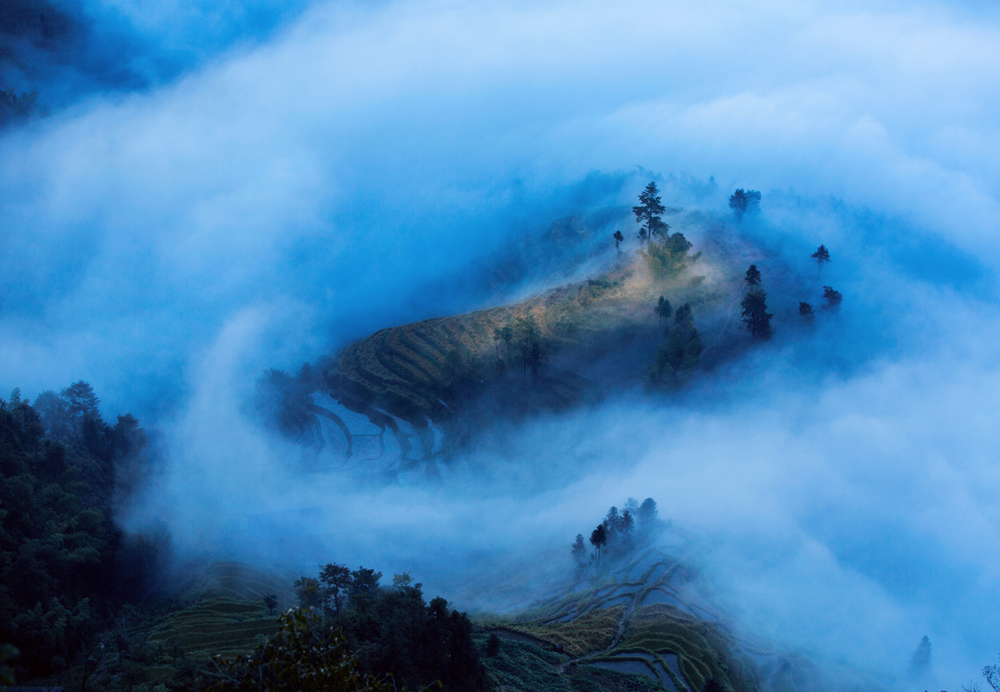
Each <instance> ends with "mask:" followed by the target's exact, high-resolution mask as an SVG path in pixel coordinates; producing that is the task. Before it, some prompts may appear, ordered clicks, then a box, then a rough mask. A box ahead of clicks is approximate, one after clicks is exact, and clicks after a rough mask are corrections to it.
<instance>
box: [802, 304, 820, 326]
mask: <svg viewBox="0 0 1000 692" xmlns="http://www.w3.org/2000/svg"><path fill="white" fill-rule="evenodd" d="M799 316H800V317H801V318H802V319H804V320H805V321H806V322H812V320H813V318H814V317H815V316H816V312H815V311H814V310H813V306H812V305H810V304H809V303H799Z"/></svg>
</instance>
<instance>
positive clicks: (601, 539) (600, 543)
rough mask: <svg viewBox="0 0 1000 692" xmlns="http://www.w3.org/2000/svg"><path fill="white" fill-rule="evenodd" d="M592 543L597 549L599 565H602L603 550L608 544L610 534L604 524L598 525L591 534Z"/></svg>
mask: <svg viewBox="0 0 1000 692" xmlns="http://www.w3.org/2000/svg"><path fill="white" fill-rule="evenodd" d="M590 543H591V545H593V546H594V547H595V548H596V549H597V564H601V548H602V547H604V546H605V545H607V543H608V532H607V529H605V528H604V524H598V525H597V528H596V529H594V530H593V531H592V532H591V534H590Z"/></svg>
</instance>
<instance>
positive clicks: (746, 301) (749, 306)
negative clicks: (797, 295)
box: [740, 245, 844, 340]
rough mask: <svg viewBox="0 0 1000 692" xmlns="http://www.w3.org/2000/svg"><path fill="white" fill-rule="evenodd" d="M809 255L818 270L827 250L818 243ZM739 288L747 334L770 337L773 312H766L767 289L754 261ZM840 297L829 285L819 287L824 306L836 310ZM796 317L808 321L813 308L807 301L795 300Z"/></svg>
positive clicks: (825, 261)
mask: <svg viewBox="0 0 1000 692" xmlns="http://www.w3.org/2000/svg"><path fill="white" fill-rule="evenodd" d="M812 258H813V259H814V260H816V263H817V265H818V266H819V271H820V272H822V270H823V265H824V264H828V263H829V262H830V251H829V250H827V249H826V247H825V246H823V245H820V246H819V248H818V249H817V250H816V252H814V253H813V254H812ZM743 288H744V291H745V293H744V295H743V299H742V300H741V301H740V307H741V309H742V312H741V317H742V318H743V322H744V324H746V326H747V329H748V330H749V332H750V336H752V337H753V338H754V339H762V340H763V339H770V338H771V335H772V334H773V331H772V328H771V318H772V317H774V315H773V314H772V313H770V312H768V311H767V292H766V291H765V290H764V287H763V284H762V277H761V273H760V270H759V269H758V268H757V265H756V264H751V265H750V268H749V269H747V273H746V275H745V277H744V287H743ZM843 299H844V297H843V296H842V295H841V293H840V291H837V290H835V289H833V288H832V287H831V286H823V300H824V301H826V302H825V304H824V305H823V308H824V309H826V310H835V309H837V308H838V307H839V306H840V303H841V301H843ZM799 316H800V317H801V318H802V319H803V320H805V321H806V322H812V320H813V319H814V318H815V316H816V311H815V310H814V309H813V306H812V304H811V303H807V302H804V301H803V302H800V303H799Z"/></svg>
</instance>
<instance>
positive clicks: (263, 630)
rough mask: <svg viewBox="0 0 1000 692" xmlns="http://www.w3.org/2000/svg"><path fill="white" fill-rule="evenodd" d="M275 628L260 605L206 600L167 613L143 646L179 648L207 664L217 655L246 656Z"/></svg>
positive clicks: (231, 600)
mask: <svg viewBox="0 0 1000 692" xmlns="http://www.w3.org/2000/svg"><path fill="white" fill-rule="evenodd" d="M276 629H277V625H276V623H275V619H274V617H272V616H270V615H268V612H267V608H266V607H264V606H263V604H257V603H251V602H247V601H239V600H233V599H230V598H207V599H204V600H202V601H199V602H198V603H196V604H194V605H191V606H189V607H187V608H183V609H181V610H177V611H175V612H172V613H170V614H169V615H168V616H167V617H166V618H165V619H164V620H162V621H161V622H160V623H159V624H157V625H156V626H154V627H152V628H151V629H150V630H149V632H148V633H147V641H146V645H147V646H148V647H150V648H151V649H153V650H154V651H155V650H161V651H165V652H169V651H175V652H176V651H178V649H179V650H180V651H183V652H184V656H186V657H189V658H193V659H200V660H204V661H207V660H210V659H211V658H212V657H213V656H216V655H219V654H221V655H224V656H233V655H239V654H245V653H247V652H248V651H250V650H251V649H253V647H254V646H255V645H256V644H257V641H258V639H259V638H260V637H261V636H263V635H270V634H274V632H275V631H276Z"/></svg>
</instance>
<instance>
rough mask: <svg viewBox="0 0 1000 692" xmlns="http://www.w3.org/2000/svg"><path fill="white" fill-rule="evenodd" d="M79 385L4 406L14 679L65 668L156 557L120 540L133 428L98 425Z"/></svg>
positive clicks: (0, 575) (7, 626) (126, 422)
mask: <svg viewBox="0 0 1000 692" xmlns="http://www.w3.org/2000/svg"><path fill="white" fill-rule="evenodd" d="M98 403H99V402H98V399H97V396H96V395H95V394H94V392H93V390H92V389H91V387H90V385H88V384H87V383H85V382H77V383H75V384H73V385H71V386H70V387H68V388H66V389H64V390H63V391H62V392H61V393H59V394H56V393H54V392H45V393H44V394H42V395H40V396H39V397H38V399H37V400H36V403H35V405H34V406H32V405H30V403H29V402H28V401H26V400H22V399H21V396H20V392H19V391H18V390H14V392H13V393H12V394H11V396H10V398H9V400H7V401H4V400H2V399H0V644H12V645H14V646H15V647H16V648H17V649H18V650H19V652H20V653H19V655H18V656H16V657H14V658H13V659H12V661H11V663H12V664H13V666H14V668H15V671H16V672H17V673H18V677H19V678H20V677H21V676H22V675H26V676H28V677H32V676H46V675H49V674H52V673H57V672H59V671H60V670H62V669H65V668H66V667H67V666H70V665H72V664H73V663H74V661H75V660H76V659H77V657H78V655H79V654H80V652H81V650H82V649H83V648H84V647H85V646H86V645H87V644H88V642H89V641H90V640H91V639H92V637H93V635H94V633H95V632H96V630H97V629H98V628H100V627H101V626H102V624H103V622H104V621H105V620H106V618H107V617H109V616H110V615H111V614H112V613H113V612H115V611H116V609H117V608H118V607H119V606H120V605H121V602H122V600H123V599H128V598H130V597H134V596H135V595H136V594H137V593H138V592H139V591H140V590H142V589H143V587H144V585H145V582H146V581H147V578H148V576H149V572H150V570H151V568H152V561H153V559H154V555H153V552H152V551H150V550H144V549H143V547H142V546H141V545H138V544H137V543H136V542H135V541H132V540H126V539H125V537H123V535H122V534H121V532H120V531H119V530H118V529H117V528H116V527H115V526H114V524H113V523H112V520H111V517H112V511H113V507H114V506H115V505H116V504H117V503H120V502H122V501H123V500H124V498H125V497H126V495H127V493H128V492H130V490H131V489H132V488H133V487H134V486H135V484H136V483H137V482H138V479H139V477H140V476H141V474H142V468H143V466H144V465H145V464H146V447H147V441H146V436H145V433H144V432H143V430H142V428H140V427H139V423H138V421H137V420H136V419H135V418H134V417H132V416H131V415H125V416H119V417H118V420H117V422H116V423H115V424H114V425H109V424H107V423H105V422H104V420H103V419H102V418H101V416H100V413H99V411H98Z"/></svg>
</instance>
